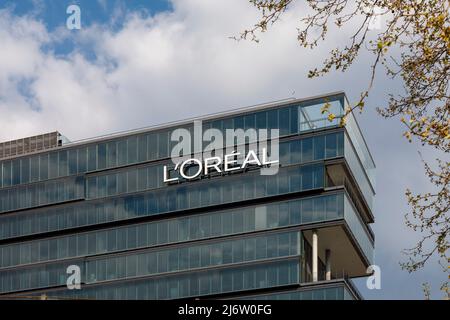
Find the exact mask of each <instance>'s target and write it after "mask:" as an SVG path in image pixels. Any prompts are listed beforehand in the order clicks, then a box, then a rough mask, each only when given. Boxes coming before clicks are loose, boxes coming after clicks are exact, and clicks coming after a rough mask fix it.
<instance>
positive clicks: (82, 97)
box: [0, 0, 445, 299]
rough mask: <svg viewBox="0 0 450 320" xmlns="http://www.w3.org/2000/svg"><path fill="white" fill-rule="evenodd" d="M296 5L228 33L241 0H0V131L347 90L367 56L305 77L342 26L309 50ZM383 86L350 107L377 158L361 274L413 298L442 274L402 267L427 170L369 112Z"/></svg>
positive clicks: (139, 118)
mask: <svg viewBox="0 0 450 320" xmlns="http://www.w3.org/2000/svg"><path fill="white" fill-rule="evenodd" d="M70 4H78V5H79V6H80V8H81V23H82V28H81V30H70V31H69V30H67V29H66V28H65V24H66V19H67V17H68V15H67V14H66V8H67V6H68V5H70ZM302 6H303V4H302V3H300V2H297V3H296V4H295V5H294V6H292V7H291V8H290V10H288V11H287V12H286V14H285V16H284V17H283V19H282V20H281V21H280V22H279V23H278V24H277V25H276V26H274V28H273V29H272V30H270V31H269V32H268V33H266V34H264V35H262V36H261V40H262V41H261V43H259V44H256V43H252V42H245V41H244V42H242V41H241V42H236V41H234V40H231V39H230V38H229V37H230V36H233V35H237V34H239V31H241V30H243V29H244V28H246V27H249V26H251V25H252V24H253V23H254V22H255V21H256V19H257V17H258V13H257V12H256V11H255V9H254V8H252V7H251V6H250V5H249V4H248V3H247V2H246V1H242V0H227V1H223V0H172V1H162V0H152V1H143V0H140V1H138V0H128V1H120V0H111V1H106V0H103V1H100V0H98V1H94V0H85V1H63V0H52V1H39V0H22V1H5V0H0V43H1V45H2V50H1V51H0V114H1V115H2V117H0V128H1V129H0V140H10V139H14V138H18V137H22V136H24V135H26V136H27V135H33V134H38V133H42V132H48V131H52V130H55V129H56V130H60V131H61V132H62V133H63V134H65V135H66V136H67V137H68V138H69V139H71V140H77V139H82V138H88V137H91V136H97V135H103V134H107V133H111V132H115V131H120V130H126V129H132V128H138V127H144V126H149V125H153V124H157V123H163V122H166V121H172V120H177V119H182V118H189V117H192V116H197V115H202V114H207V113H212V112H218V111H224V110H227V109H230V108H236V107H242V106H246V105H254V104H257V103H263V102H267V101H271V100H276V99H281V98H287V97H292V96H295V97H298V98H301V97H307V96H312V95H316V94H323V93H326V92H332V91H338V90H344V91H346V93H347V95H348V97H349V99H350V101H351V102H355V101H356V100H357V99H358V96H359V93H360V92H361V90H364V89H365V86H366V84H367V81H368V67H369V62H370V60H369V59H370V56H369V55H367V54H364V55H363V56H362V57H361V58H360V59H359V60H358V61H357V62H356V63H355V65H354V66H353V67H352V68H351V69H350V70H349V71H348V72H347V73H344V74H343V73H332V74H330V75H329V76H327V77H323V78H319V79H314V80H311V79H307V77H306V74H307V71H308V70H309V69H310V68H313V67H315V66H317V65H318V64H319V63H320V62H321V61H322V60H323V59H324V58H325V57H326V55H327V53H328V52H329V51H330V50H331V49H332V48H333V47H335V46H338V45H342V43H343V42H345V41H347V40H348V37H349V35H350V32H351V30H345V29H344V30H341V31H340V32H336V31H333V30H331V31H330V32H331V34H330V37H329V40H328V41H327V42H326V43H324V44H323V45H321V46H320V47H319V48H318V49H316V51H314V52H312V51H309V50H306V49H303V48H300V47H299V46H298V44H297V42H296V27H297V26H298V23H299V22H298V21H299V18H300V17H301V15H302V13H303V12H304V7H302ZM388 92H394V93H397V92H401V84H400V83H399V82H397V81H391V80H389V79H387V78H385V77H383V76H381V77H380V78H378V79H377V81H376V82H375V84H374V88H373V91H372V93H371V95H370V98H369V100H368V102H367V104H366V106H367V107H366V110H365V111H364V113H363V114H361V115H358V118H359V122H360V125H361V127H362V128H363V131H364V134H365V137H366V140H367V142H368V144H369V148H370V149H371V151H372V154H373V156H374V158H375V162H376V164H377V198H376V204H375V216H376V224H375V225H374V226H373V229H374V231H375V234H376V252H375V262H376V264H378V265H380V267H381V270H382V289H381V290H372V291H369V290H367V289H366V288H365V285H364V284H365V283H364V280H360V281H358V286H359V288H360V290H361V291H362V292H363V293H364V295H365V297H366V298H368V299H371V298H378V299H380V298H381V299H383V298H386V299H391V298H399V299H408V298H415V299H421V298H423V294H422V290H421V284H422V283H423V282H425V281H428V282H430V283H431V285H432V294H433V295H432V297H434V298H441V297H442V294H441V293H440V292H439V290H438V289H439V284H440V283H441V281H443V280H444V279H445V275H444V273H443V272H442V271H441V269H440V267H439V266H438V265H437V264H436V263H435V262H433V263H432V264H430V265H428V266H427V267H426V268H425V269H424V270H421V271H419V272H417V273H414V274H411V275H410V274H408V273H406V272H405V271H402V270H401V269H400V267H399V261H401V260H403V259H404V257H403V256H402V255H401V250H402V249H404V248H406V247H410V246H412V245H414V243H415V240H417V234H414V233H413V232H411V231H410V230H408V229H407V228H406V227H405V226H404V221H403V215H404V214H405V213H406V212H407V210H408V207H407V204H406V201H405V197H404V191H405V189H406V187H411V188H412V189H413V190H414V191H416V192H419V191H423V190H425V189H426V188H427V186H428V182H427V180H426V178H425V177H424V176H423V174H422V166H421V163H420V158H419V156H418V154H417V149H418V148H420V147H419V146H417V145H416V144H414V143H412V144H409V143H407V142H406V140H405V139H404V138H403V137H402V129H401V127H400V124H399V123H400V122H399V120H398V119H392V120H384V119H382V118H380V117H379V116H378V115H377V113H376V112H375V107H379V106H383V105H385V103H386V101H387V98H388V97H387V93H388ZM80 128H81V129H82V130H80ZM422 151H424V152H425V154H426V155H427V157H433V156H435V155H436V156H437V154H434V153H433V151H432V150H423V149H422Z"/></svg>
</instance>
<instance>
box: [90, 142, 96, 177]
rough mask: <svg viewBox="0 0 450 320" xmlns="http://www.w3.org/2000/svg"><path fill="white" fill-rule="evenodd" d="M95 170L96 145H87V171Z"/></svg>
mask: <svg viewBox="0 0 450 320" xmlns="http://www.w3.org/2000/svg"><path fill="white" fill-rule="evenodd" d="M95 170H97V146H96V145H93V146H89V147H88V171H95Z"/></svg>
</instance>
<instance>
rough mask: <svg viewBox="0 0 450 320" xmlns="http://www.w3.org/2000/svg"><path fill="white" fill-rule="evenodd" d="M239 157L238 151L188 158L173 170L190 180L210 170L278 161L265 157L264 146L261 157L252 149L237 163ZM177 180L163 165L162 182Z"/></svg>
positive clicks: (229, 170)
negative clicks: (191, 170)
mask: <svg viewBox="0 0 450 320" xmlns="http://www.w3.org/2000/svg"><path fill="white" fill-rule="evenodd" d="M240 158H241V154H240V153H239V152H232V153H230V154H226V155H224V156H223V158H221V157H217V156H214V157H210V158H205V159H202V160H199V159H196V158H190V159H186V160H184V161H182V162H179V163H177V164H176V165H175V168H174V171H175V172H178V173H179V175H180V176H181V177H182V178H183V179H185V180H192V179H196V178H198V177H199V176H203V175H204V176H208V175H209V174H210V173H212V172H217V173H226V172H232V171H236V170H245V169H246V168H247V167H249V166H257V167H268V166H271V165H275V164H278V163H279V160H278V159H276V160H268V159H267V150H266V148H263V152H262V156H261V158H260V157H258V155H257V153H256V152H255V151H254V150H250V151H249V152H248V153H247V155H246V156H245V157H244V160H243V161H242V163H239V162H240V161H239V159H240ZM193 166H194V167H195V170H193V172H188V170H189V169H191V168H192V167H193ZM178 180H179V177H174V178H171V177H170V173H169V169H168V167H167V166H164V182H165V183H170V182H175V181H178Z"/></svg>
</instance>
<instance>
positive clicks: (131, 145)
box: [128, 137, 138, 164]
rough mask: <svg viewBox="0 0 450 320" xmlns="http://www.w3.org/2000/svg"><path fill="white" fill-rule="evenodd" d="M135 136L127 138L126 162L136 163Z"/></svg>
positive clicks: (136, 144)
mask: <svg viewBox="0 0 450 320" xmlns="http://www.w3.org/2000/svg"><path fill="white" fill-rule="evenodd" d="M137 147H138V143H137V137H129V138H128V163H129V164H130V163H136V162H137Z"/></svg>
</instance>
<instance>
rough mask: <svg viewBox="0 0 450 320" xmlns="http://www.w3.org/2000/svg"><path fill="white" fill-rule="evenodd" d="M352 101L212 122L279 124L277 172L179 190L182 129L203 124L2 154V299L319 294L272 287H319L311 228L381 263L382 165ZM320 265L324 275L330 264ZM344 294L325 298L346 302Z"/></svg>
mask: <svg viewBox="0 0 450 320" xmlns="http://www.w3.org/2000/svg"><path fill="white" fill-rule="evenodd" d="M327 102H328V103H330V105H331V109H332V112H334V113H335V114H336V115H337V116H338V117H337V119H335V120H333V121H328V120H327V119H326V115H323V114H322V113H321V112H320V108H321V106H322V105H323V104H324V103H327ZM345 103H346V100H345V96H344V95H343V94H336V95H333V96H328V97H323V98H320V99H319V98H317V99H311V100H304V101H295V102H286V103H284V104H279V105H275V106H270V107H265V108H256V109H254V110H243V111H239V112H235V113H233V114H230V115H226V114H225V115H218V116H215V117H208V118H205V119H204V120H203V122H202V129H203V130H207V129H211V128H213V129H217V130H219V131H220V132H225V130H227V129H234V130H236V129H243V130H248V129H257V130H258V129H269V130H270V129H279V133H280V137H279V164H280V166H279V168H278V171H277V173H276V174H274V175H263V174H261V170H260V168H258V167H252V168H249V169H246V170H242V171H237V172H232V173H230V172H222V173H220V174H214V175H211V176H201V177H200V178H197V179H194V180H187V179H183V178H182V177H181V176H179V175H178V176H177V177H178V178H179V181H178V182H177V183H175V184H168V183H165V182H164V177H163V173H164V166H170V165H171V160H170V158H169V156H170V153H171V150H172V148H173V146H174V145H175V144H176V142H174V141H172V139H171V134H172V132H173V131H174V130H176V129H180V128H183V129H186V130H188V131H189V132H191V133H193V132H194V123H193V122H186V123H182V124H179V125H173V126H169V127H165V128H163V127H160V128H155V129H148V130H142V131H139V132H135V133H130V134H124V135H120V136H111V137H108V138H105V139H99V140H92V141H86V142H84V143H73V144H70V143H68V144H64V145H62V146H60V147H58V148H55V149H52V150H42V151H39V152H34V153H32V154H24V155H21V156H16V157H10V158H5V159H2V160H1V161H0V298H1V295H22V294H24V293H23V292H25V293H26V295H28V296H29V295H35V294H36V295H40V294H42V293H43V292H44V293H45V294H47V295H48V296H54V297H69V298H93V299H171V298H183V297H194V296H208V295H219V296H220V295H224V296H227V295H232V294H233V293H234V292H243V295H245V291H246V290H261V291H262V295H260V296H261V297H262V296H264V297H267V298H270V299H272V298H273V299H277V298H278V297H284V298H290V299H297V298H307V295H308V293H306V292H301V293H299V292H291V293H283V296H279V295H271V294H270V292H271V290H274V289H275V288H280V287H283V286H287V285H294V284H300V283H303V282H309V281H310V280H311V279H310V276H308V277H307V276H305V275H306V274H308V275H310V274H311V272H310V271H311V270H309V268H311V264H310V263H309V262H308V261H306V260H310V259H311V250H310V247H311V244H309V243H308V242H307V240H306V239H305V238H304V237H303V233H304V231H305V230H308V229H311V228H313V227H314V228H319V229H320V228H336V231H337V232H340V233H342V234H345V235H346V236H351V238H352V240H351V242H349V243H352V244H353V245H352V246H351V247H349V249H348V250H353V251H355V252H357V253H358V254H360V255H361V257H363V258H362V260H361V266H364V265H365V264H368V263H369V262H371V260H372V255H373V240H374V239H373V235H372V233H371V231H370V228H369V227H368V224H369V223H371V222H372V221H370V220H368V219H367V216H368V215H367V214H365V215H363V214H362V213H361V212H360V210H361V208H366V207H364V206H363V205H364V204H367V207H368V208H367V209H364V210H368V212H369V213H371V212H370V210H371V208H372V202H373V197H374V189H373V188H374V180H373V177H374V175H373V168H374V165H373V166H372V164H373V161H372V160H371V157H370V154H369V153H368V149H367V147H366V145H365V143H364V140H363V138H362V135H361V133H360V131H359V127H357V124H356V122H354V123H353V122H352V124H351V128H350V126H349V128H346V127H345V128H341V127H339V120H338V118H339V116H340V115H342V114H343V110H344V109H343V108H344V105H345ZM224 136H225V135H224ZM248 142H249V141H245V139H244V143H248ZM250 142H251V141H250ZM235 143H239V142H235ZM206 144H207V143H205V142H204V144H203V147H205V146H206ZM235 147H236V146H235ZM246 148H247V150H248V149H249V146H248V145H247V146H246ZM192 150H194V143H193V142H192ZM363 157H364V158H363ZM371 161H372V162H371ZM335 164H341V165H343V166H345V167H346V168H347V170H348V171H345V172H344V174H346V175H348V177H347V178H346V179H344V181H345V183H342V184H339V183H336V182H334V184H333V187H330V185H331V184H330V183H329V180H330V179H332V178H333V177H330V175H329V170H328V167H329V166H332V165H335ZM346 172H348V173H346ZM355 190H356V191H355ZM355 192H356V193H355ZM349 195H350V196H349ZM369 216H370V215H369ZM319 260H320V266H321V268H322V269H324V268H325V264H326V263H327V262H326V261H322V260H321V259H320V258H319ZM73 265H75V266H78V267H79V268H80V272H81V287H82V289H81V290H69V289H67V288H65V284H66V281H67V279H68V273H67V268H68V267H69V266H73ZM340 267H341V266H340ZM348 269H349V271H348V272H349V273H354V274H355V275H356V274H358V275H360V274H359V273H360V272H361V271H359V269H358V270H356V271H355V270H353V269H354V268H353V267H350V266H349V267H348ZM360 269H361V270H362V267H361V268H360ZM320 280H322V281H323V280H325V279H320ZM341 289H342V288H328V289H326V290H328V291H326V290H325V291H323V293H320V294H321V295H322V296H323V297H324V299H328V297H330V299H332V298H333V297H335V298H336V299H341V298H343V297H344V293H343V292H344V291H343V289H342V291H340V290H341ZM333 290H335V291H333ZM317 292H319V291H317ZM315 294H316V295H317V297H319V295H320V294H319V293H315ZM322 296H321V297H322ZM314 297H315V296H314ZM318 299H320V298H318Z"/></svg>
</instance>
